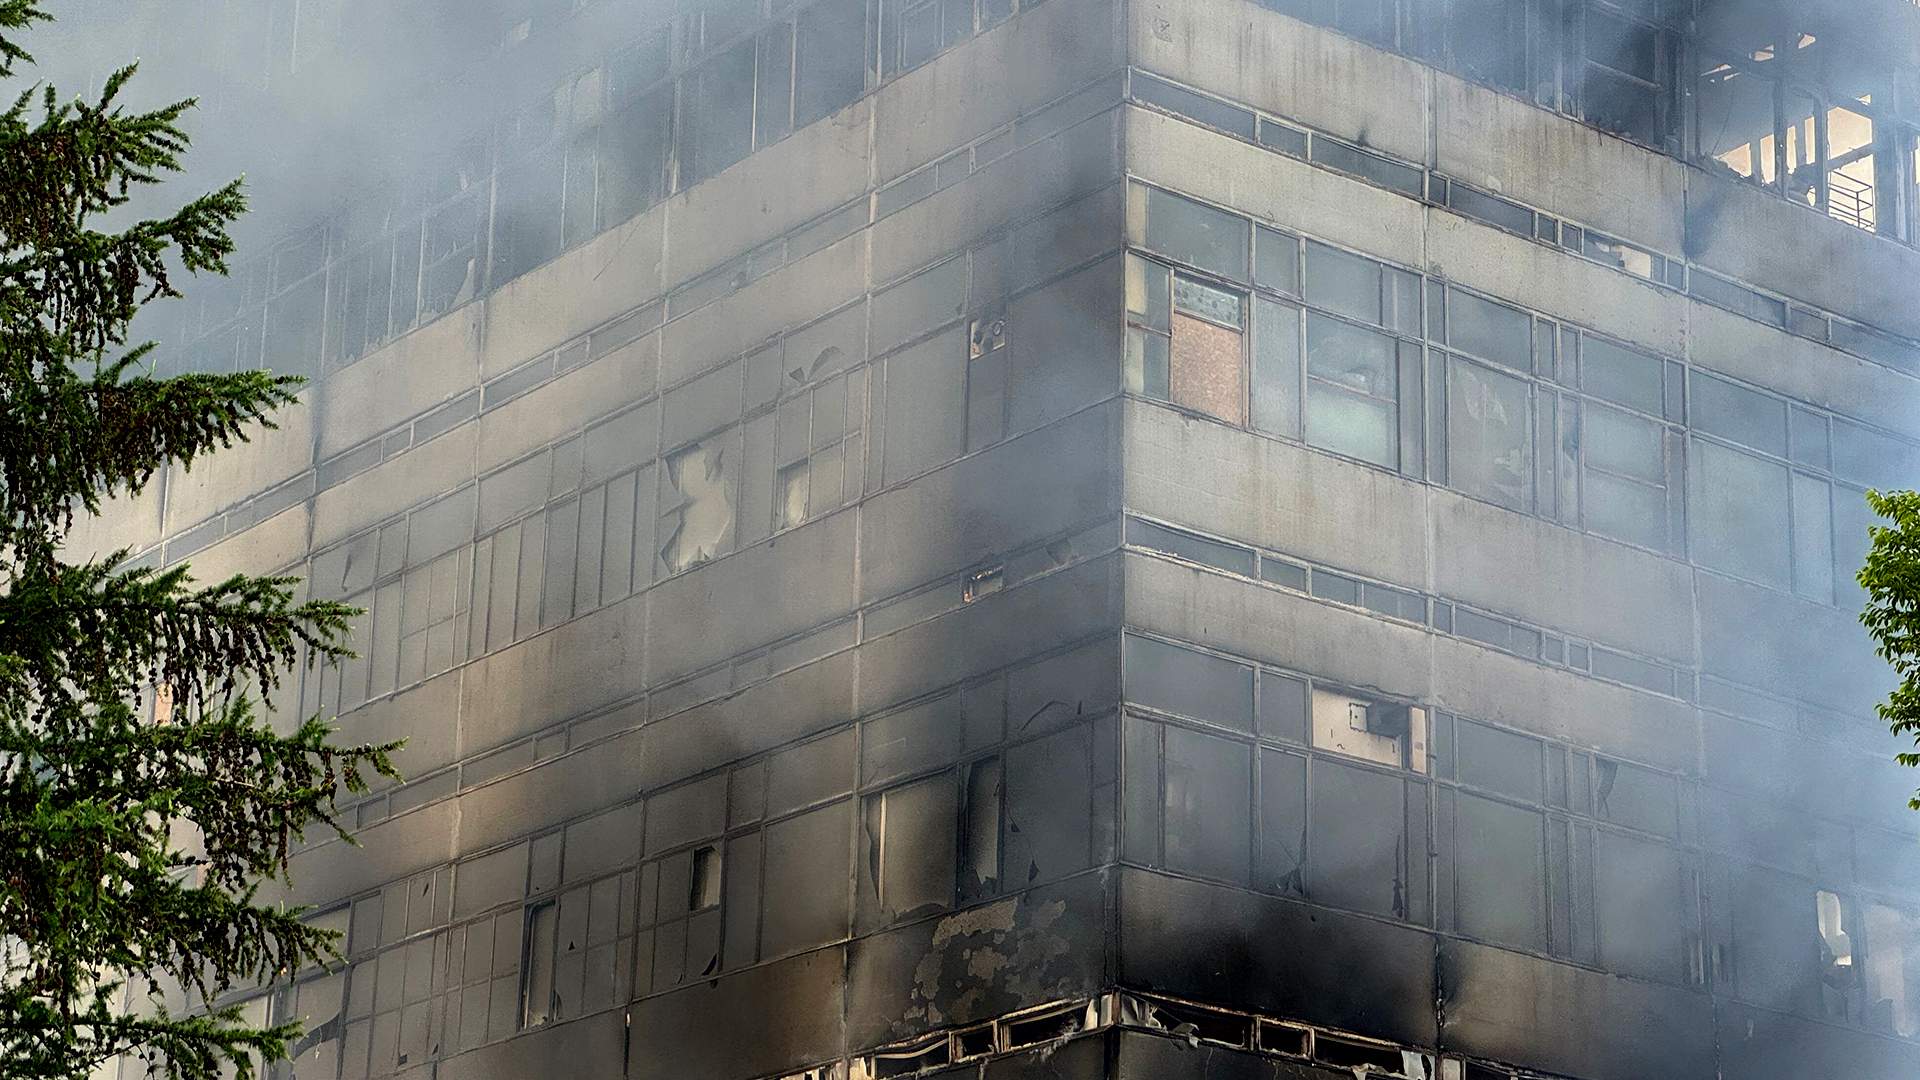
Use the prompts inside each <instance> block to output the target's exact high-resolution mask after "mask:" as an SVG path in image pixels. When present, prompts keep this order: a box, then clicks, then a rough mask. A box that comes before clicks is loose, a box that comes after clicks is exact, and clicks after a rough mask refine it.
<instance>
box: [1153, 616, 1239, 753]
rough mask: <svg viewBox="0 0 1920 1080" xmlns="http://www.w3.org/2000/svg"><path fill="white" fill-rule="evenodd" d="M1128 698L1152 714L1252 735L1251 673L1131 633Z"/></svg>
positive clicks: (1221, 660)
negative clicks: (1156, 713) (1184, 719)
mask: <svg viewBox="0 0 1920 1080" xmlns="http://www.w3.org/2000/svg"><path fill="white" fill-rule="evenodd" d="M1124 645H1125V648H1124V650H1123V652H1122V661H1121V662H1122V664H1123V665H1124V668H1125V672H1126V698H1127V700H1128V701H1130V702H1133V703H1134V704H1137V705H1144V706H1146V707H1147V708H1150V709H1156V710H1159V711H1161V712H1166V713H1172V714H1174V715H1177V716H1188V717H1192V718H1194V719H1197V720H1205V721H1208V722H1210V723H1215V724H1220V725H1222V726H1224V727H1228V728H1232V729H1233V730H1235V731H1244V732H1251V731H1252V730H1253V669H1252V668H1251V667H1250V666H1248V665H1246V664H1242V663H1238V662H1236V661H1233V660H1228V659H1226V658H1224V657H1219V656H1213V655H1211V654H1208V653H1203V652H1199V651H1197V650H1194V649H1188V648H1184V647H1182V646H1179V645H1174V644H1171V643H1168V642H1164V641H1156V640H1154V639H1153V638H1145V637H1139V636H1136V635H1134V634H1128V635H1127V636H1126V639H1125V642H1124Z"/></svg>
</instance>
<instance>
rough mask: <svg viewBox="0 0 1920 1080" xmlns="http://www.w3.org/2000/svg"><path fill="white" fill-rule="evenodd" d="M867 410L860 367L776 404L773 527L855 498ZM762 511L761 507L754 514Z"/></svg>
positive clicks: (864, 379) (797, 521) (864, 378)
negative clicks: (862, 431)
mask: <svg viewBox="0 0 1920 1080" xmlns="http://www.w3.org/2000/svg"><path fill="white" fill-rule="evenodd" d="M866 411H867V373H866V369H865V368H861V369H858V370H855V371H852V372H849V373H847V374H844V375H835V376H833V377H831V378H827V379H824V380H822V381H821V382H819V384H818V385H816V386H814V387H813V388H811V389H807V390H801V391H799V392H798V393H796V394H794V395H793V396H792V397H789V398H788V399H787V400H786V401H784V402H782V403H781V405H780V407H779V408H778V409H777V410H776V411H775V413H774V440H775V443H776V445H775V461H774V466H775V470H776V472H775V476H774V490H773V497H774V505H773V528H774V530H775V531H778V530H780V529H787V528H791V527H793V526H795V525H798V524H800V523H801V522H804V521H809V520H812V519H813V518H816V517H819V516H820V515H822V514H825V513H828V512H830V511H833V510H837V509H839V507H840V506H841V504H842V502H843V501H850V500H852V499H854V498H857V497H858V495H859V483H860V479H859V478H860V476H861V474H862V473H861V471H862V468H863V463H862V462H861V461H859V460H857V459H858V456H859V455H860V454H862V453H863V452H864V445H865V442H864V439H863V438H862V437H861V427H862V424H863V422H864V421H865V419H866ZM762 483H764V481H762ZM761 490H762V491H763V492H764V491H765V490H766V489H765V488H764V487H763V488H762V489H761ZM765 512H766V510H765V508H764V505H763V506H762V508H761V509H760V510H759V511H758V513H761V514H764V513H765ZM762 520H763V521H764V520H765V519H764V518H762Z"/></svg>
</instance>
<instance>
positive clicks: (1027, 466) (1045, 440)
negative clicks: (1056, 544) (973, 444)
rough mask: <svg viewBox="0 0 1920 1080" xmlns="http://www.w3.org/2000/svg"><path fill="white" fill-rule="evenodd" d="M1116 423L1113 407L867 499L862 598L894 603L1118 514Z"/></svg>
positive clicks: (862, 543)
mask: <svg viewBox="0 0 1920 1080" xmlns="http://www.w3.org/2000/svg"><path fill="white" fill-rule="evenodd" d="M961 362H964V360H963V359H962V361H961ZM1117 419H1118V413H1117V410H1116V409H1115V407H1113V406H1110V405H1109V406H1104V407H1102V408H1098V409H1091V410H1087V411H1085V412H1082V413H1079V414H1077V415H1075V416H1073V417H1071V418H1069V419H1067V420H1064V421H1062V422H1060V423H1057V424H1053V425H1050V426H1048V427H1045V428H1042V429H1041V430H1039V431H1036V432H1033V433H1031V434H1029V435H1026V436H1023V437H1021V438H1018V439H1014V440H1012V441H1009V442H1006V443H1003V444H1001V445H999V446H996V447H993V448H991V449H989V450H987V451H986V452H984V453H981V454H976V455H973V456H971V457H968V458H966V459H964V460H962V461H959V462H957V463H955V464H953V465H950V466H948V467H947V468H944V469H940V470H938V471H936V472H934V473H932V474H930V475H927V476H924V477H922V478H920V479H919V480H917V481H915V482H914V483H913V484H911V485H909V486H908V487H905V488H899V489H895V490H892V491H886V492H882V493H881V494H879V495H876V496H874V497H873V498H872V499H869V500H868V501H867V502H866V504H865V505H864V506H862V508H861V521H860V527H861V537H860V555H861V578H860V586H861V593H862V597H863V598H864V599H867V600H875V599H880V598H883V597H887V596H891V595H893V594H895V593H897V592H900V591H902V590H905V589H909V588H912V587H914V586H916V585H920V584H923V583H925V582H927V581H930V580H933V579H935V578H938V577H941V576H943V575H946V574H951V573H954V572H957V571H960V570H963V569H966V568H967V567H969V566H972V565H974V564H975V563H978V562H980V561H982V560H986V559H990V558H992V557H993V556H994V555H997V554H1005V553H1007V552H1009V551H1011V550H1013V549H1015V548H1018V547H1020V546H1022V545H1024V544H1028V543H1032V542H1033V541H1035V540H1039V539H1041V538H1043V537H1046V536H1050V535H1053V534H1054V533H1057V532H1060V531H1063V530H1065V529H1068V528H1071V527H1072V526H1074V525H1076V524H1079V523H1081V522H1085V521H1087V520H1089V519H1092V518H1095V517H1098V516H1100V515H1102V514H1105V513H1112V512H1114V511H1115V510H1116V509H1117V507H1116V506H1115V502H1114V495H1115V491H1114V486H1115V485H1114V478H1113V472H1112V470H1113V460H1114V457H1115V455H1116V454H1117V452H1118V442H1117V434H1118V432H1117Z"/></svg>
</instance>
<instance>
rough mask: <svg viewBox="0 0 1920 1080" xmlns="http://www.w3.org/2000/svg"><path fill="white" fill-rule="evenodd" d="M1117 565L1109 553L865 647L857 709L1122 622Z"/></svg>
mask: <svg viewBox="0 0 1920 1080" xmlns="http://www.w3.org/2000/svg"><path fill="white" fill-rule="evenodd" d="M1119 571H1120V563H1119V559H1118V558H1116V557H1112V556H1108V557H1103V558H1099V559H1095V560H1092V561H1090V562H1086V563H1082V564H1080V565H1078V566H1074V567H1070V568H1068V569H1066V570H1062V571H1060V572H1059V573H1055V574H1049V575H1047V576H1046V577H1043V578H1040V579H1038V580H1035V581H1032V582H1029V583H1027V584H1024V585H1019V586H1016V587H1014V588H1011V589H1007V590H1005V591H1002V592H998V593H994V594H992V595H990V596H987V597H983V598H982V599H980V600H976V601H975V602H973V603H971V604H968V605H966V606H964V607H962V608H960V609H959V610H957V611H951V612H948V613H947V614H945V615H942V616H940V617H939V618H936V619H931V620H928V621H927V622H923V623H920V624H918V625H915V626H912V627H908V628H907V629H905V630H901V631H899V632H898V633H894V634H889V635H887V636H886V637H883V638H879V639H877V640H874V641H870V642H866V643H863V644H862V645H861V646H860V650H859V658H860V689H859V710H860V711H861V712H863V713H864V712H869V711H873V710H876V709H881V708H885V707H886V706H888V705H892V704H894V703H896V702H901V701H905V700H907V699H909V698H912V697H917V696H918V695H920V694H924V693H927V692H929V691H931V690H934V689H937V688H939V687H942V686H947V685H950V684H952V683H955V682H958V681H960V680H962V679H966V678H969V677H972V676H975V675H981V674H985V673H986V672H989V671H993V670H994V669H996V668H1000V667H1003V666H1005V665H1007V664H1009V663H1012V662H1013V661H1015V660H1018V659H1020V658H1021V657H1023V656H1029V655H1032V654H1033V653H1036V652H1039V651H1042V650H1044V649H1046V648H1047V647H1049V646H1051V645H1053V644H1055V643H1058V642H1061V641H1073V640H1077V639H1079V638H1083V637H1087V636H1090V635H1092V634H1093V633H1095V632H1097V631H1099V630H1103V629H1118V627H1119V605H1120V596H1119V584H1120V583H1119V580H1118V578H1119Z"/></svg>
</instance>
